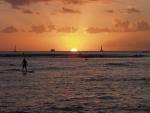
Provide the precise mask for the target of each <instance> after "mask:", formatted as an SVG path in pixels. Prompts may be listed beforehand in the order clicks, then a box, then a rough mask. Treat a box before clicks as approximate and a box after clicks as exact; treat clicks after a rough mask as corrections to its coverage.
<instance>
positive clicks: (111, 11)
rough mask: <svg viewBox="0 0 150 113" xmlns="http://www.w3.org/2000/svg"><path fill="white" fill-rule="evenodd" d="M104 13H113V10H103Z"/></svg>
mask: <svg viewBox="0 0 150 113" xmlns="http://www.w3.org/2000/svg"><path fill="white" fill-rule="evenodd" d="M105 12H106V13H114V10H112V9H108V10H105Z"/></svg>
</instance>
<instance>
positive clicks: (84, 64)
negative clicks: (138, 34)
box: [0, 57, 150, 113]
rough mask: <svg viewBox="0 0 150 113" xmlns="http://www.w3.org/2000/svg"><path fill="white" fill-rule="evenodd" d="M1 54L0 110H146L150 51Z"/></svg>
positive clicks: (127, 112)
mask: <svg viewBox="0 0 150 113" xmlns="http://www.w3.org/2000/svg"><path fill="white" fill-rule="evenodd" d="M27 61H28V70H29V71H28V72H27V73H23V72H21V62H22V58H20V57H1V58H0V113H150V57H142V58H86V59H85V58H49V57H29V58H27Z"/></svg>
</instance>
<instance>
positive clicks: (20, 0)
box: [2, 0, 112, 8]
mask: <svg viewBox="0 0 150 113" xmlns="http://www.w3.org/2000/svg"><path fill="white" fill-rule="evenodd" d="M2 1H5V2H7V3H9V4H10V5H11V6H12V7H13V8H18V7H19V6H24V5H30V4H34V3H38V2H56V1H57V2H61V3H64V4H76V5H78V4H86V3H92V2H102V3H110V2H112V0H2Z"/></svg>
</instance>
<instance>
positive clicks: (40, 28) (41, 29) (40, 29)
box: [30, 25, 48, 33]
mask: <svg viewBox="0 0 150 113" xmlns="http://www.w3.org/2000/svg"><path fill="white" fill-rule="evenodd" d="M30 32H35V33H44V32H48V31H47V30H46V27H45V26H44V25H37V26H32V27H31V30H30Z"/></svg>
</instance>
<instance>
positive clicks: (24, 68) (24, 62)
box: [22, 58, 28, 72]
mask: <svg viewBox="0 0 150 113" xmlns="http://www.w3.org/2000/svg"><path fill="white" fill-rule="evenodd" d="M27 66H28V62H27V60H26V59H25V58H24V59H23V60H22V71H23V72H24V71H25V72H27Z"/></svg>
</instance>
